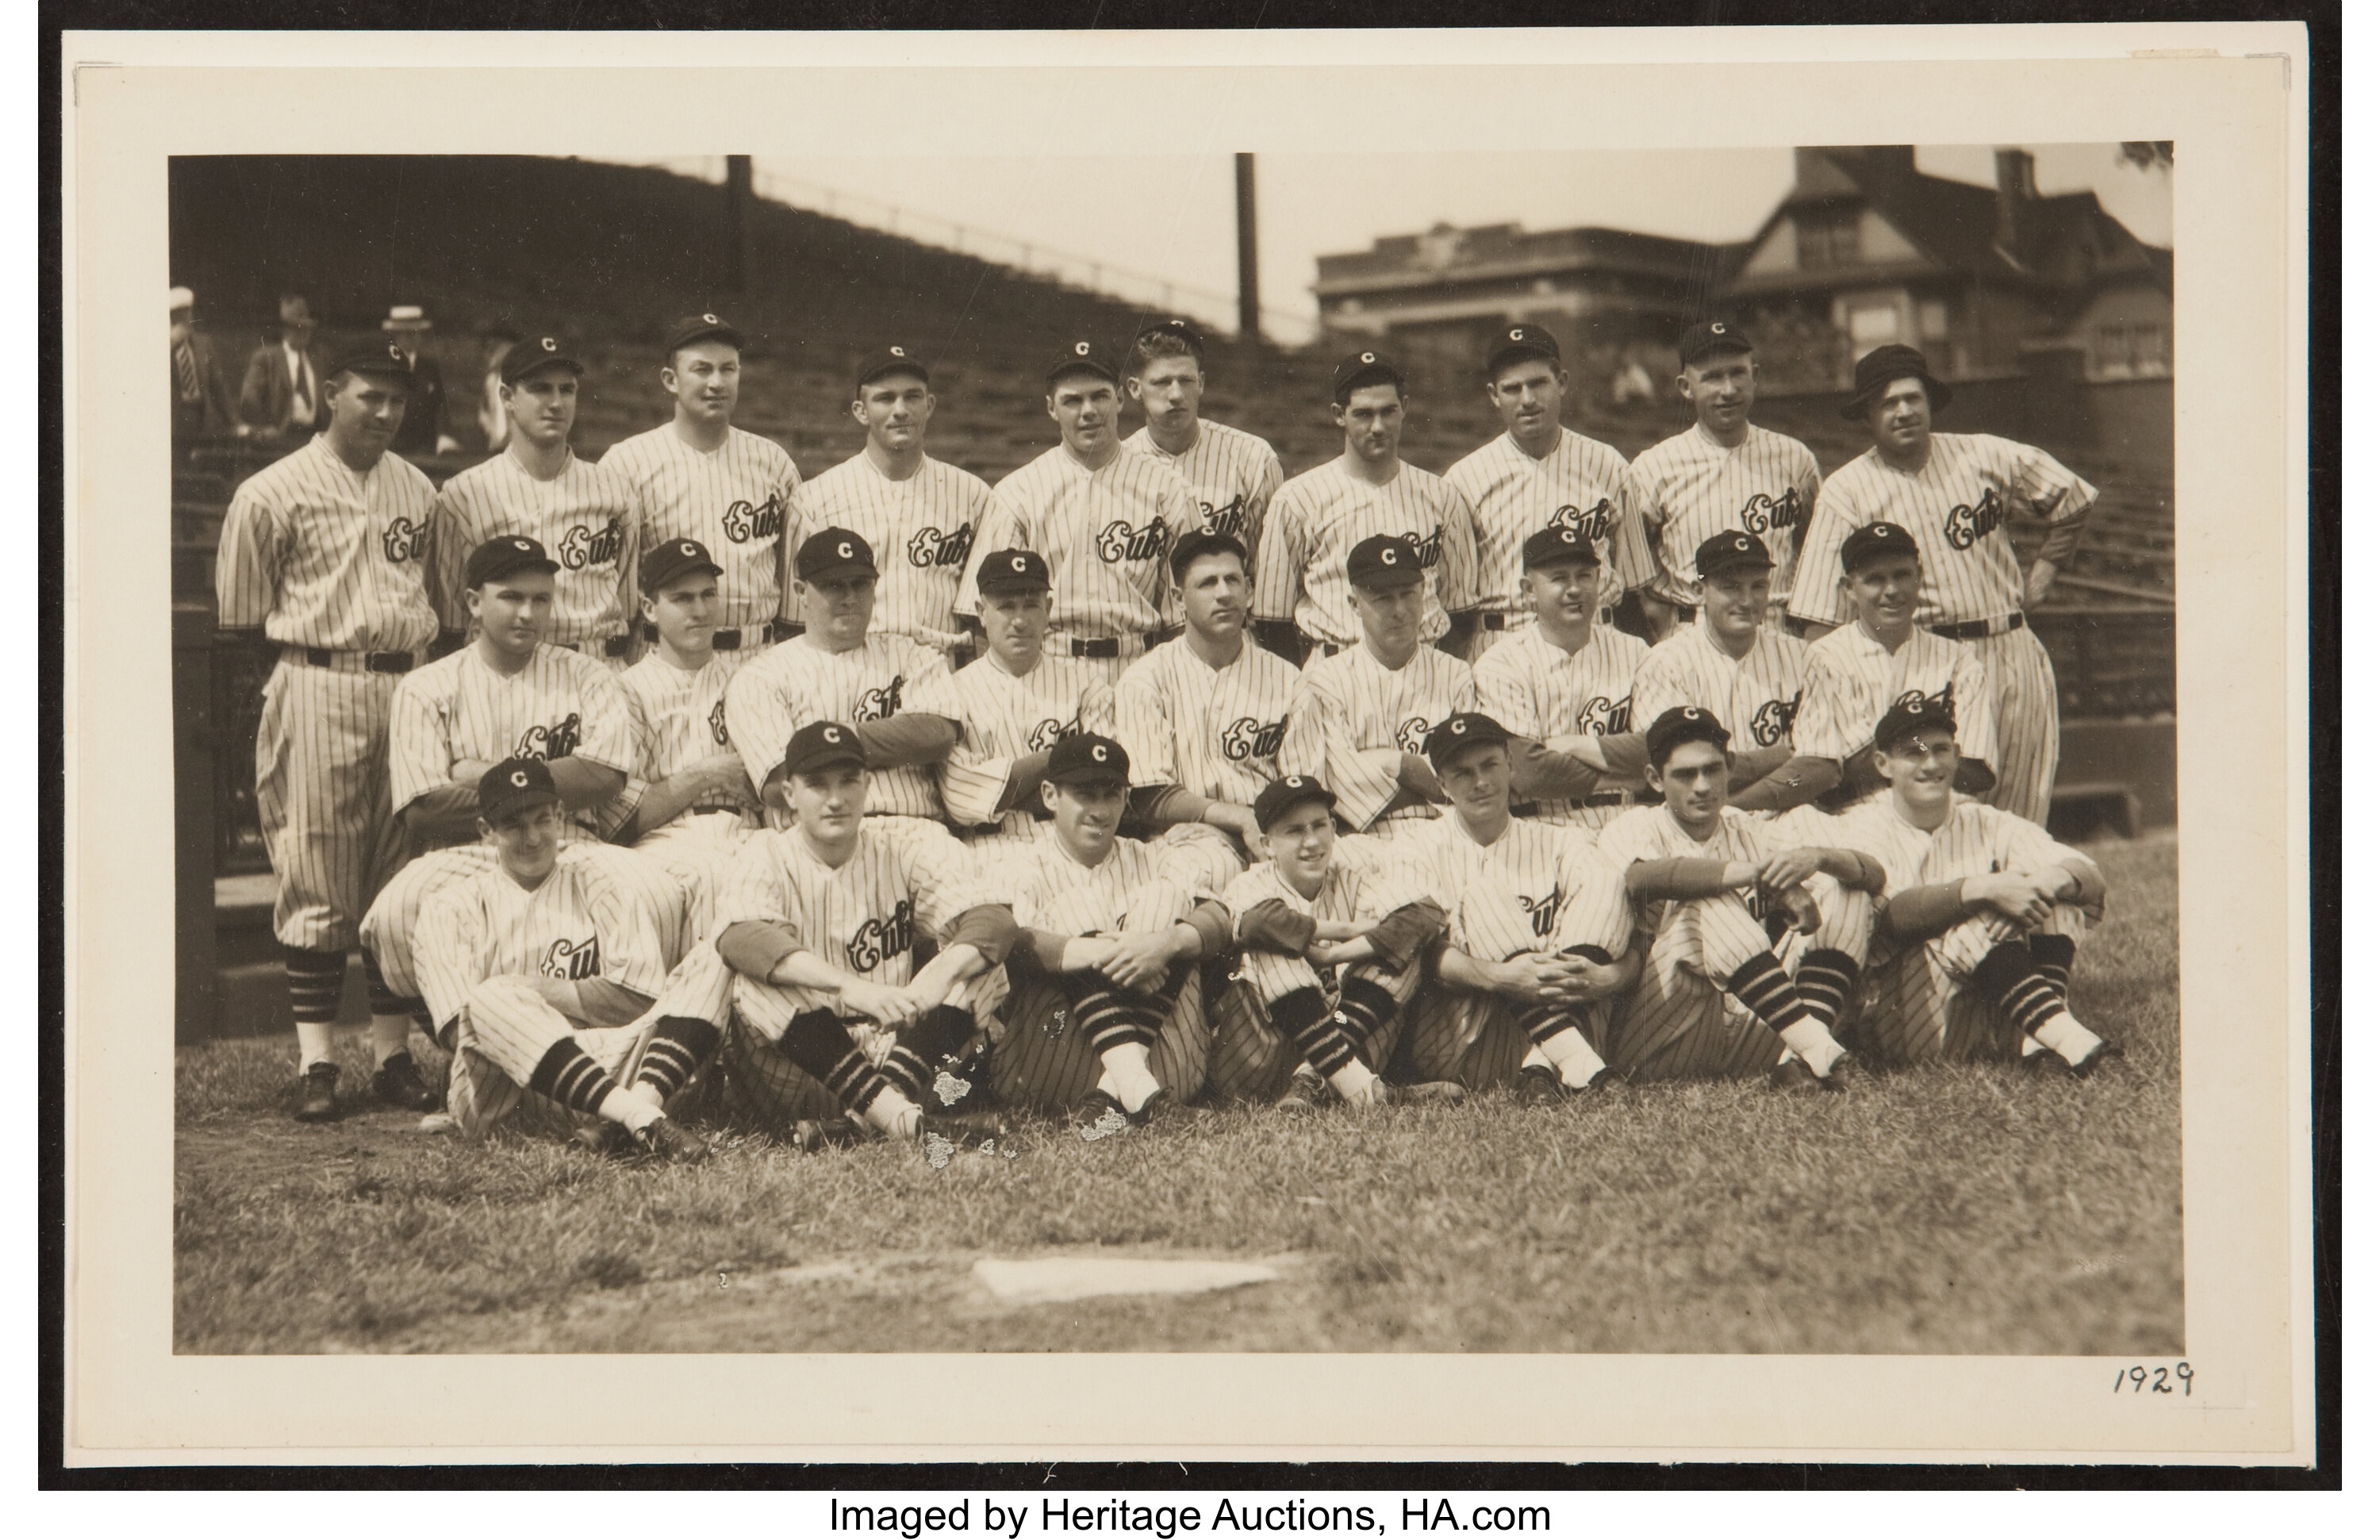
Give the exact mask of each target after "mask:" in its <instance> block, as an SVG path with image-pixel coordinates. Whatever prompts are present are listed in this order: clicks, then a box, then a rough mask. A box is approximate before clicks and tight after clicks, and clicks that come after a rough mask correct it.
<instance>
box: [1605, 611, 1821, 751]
mask: <svg viewBox="0 0 2380 1540" xmlns="http://www.w3.org/2000/svg"><path fill="white" fill-rule="evenodd" d="M1804 650H1805V648H1804V646H1803V641H1802V638H1800V637H1789V636H1787V635H1786V634H1785V633H1784V632H1782V631H1779V630H1778V629H1777V628H1776V627H1775V626H1773V625H1766V624H1764V625H1762V626H1761V627H1760V631H1759V634H1758V635H1756V636H1755V637H1753V639H1752V648H1751V650H1750V651H1748V652H1746V653H1745V654H1744V655H1743V657H1742V658H1741V659H1737V658H1730V657H1729V656H1728V655H1727V650H1726V649H1724V648H1722V647H1720V646H1719V645H1718V641H1717V640H1716V639H1714V638H1713V637H1712V636H1711V633H1710V622H1709V620H1708V618H1707V617H1697V618H1696V620H1695V622H1694V624H1692V625H1681V626H1679V627H1678V628H1677V630H1675V631H1673V632H1671V633H1670V636H1669V637H1668V638H1667V639H1666V640H1664V641H1662V642H1660V643H1659V644H1658V645H1657V646H1655V647H1654V648H1653V649H1651V650H1650V651H1648V652H1646V653H1645V661H1643V662H1642V663H1639V664H1638V665H1637V666H1636V705H1635V710H1634V716H1635V720H1636V721H1641V722H1651V721H1656V720H1658V718H1659V716H1660V715H1661V713H1662V712H1664V711H1666V710H1668V709H1670V708H1671V707H1673V706H1699V707H1701V708H1702V709H1704V710H1706V711H1708V712H1710V713H1711V714H1712V715H1713V716H1715V717H1717V718H1718V720H1719V724H1720V725H1721V726H1723V727H1725V728H1726V729H1727V732H1728V737H1729V738H1730V743H1729V747H1730V748H1732V749H1734V750H1735V751H1736V752H1738V753H1742V752H1743V751H1744V750H1745V749H1748V748H1774V747H1776V746H1778V745H1779V744H1785V745H1791V743H1792V742H1793V719H1794V714H1795V713H1796V712H1798V711H1799V710H1800V709H1802V694H1803V669H1802V657H1803V652H1804Z"/></svg>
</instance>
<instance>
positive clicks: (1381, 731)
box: [1273, 482, 1478, 1078]
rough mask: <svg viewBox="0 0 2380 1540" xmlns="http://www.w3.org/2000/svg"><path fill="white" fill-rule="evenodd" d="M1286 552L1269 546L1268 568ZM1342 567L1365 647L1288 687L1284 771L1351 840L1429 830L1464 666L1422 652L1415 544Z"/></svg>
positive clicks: (1382, 546) (1375, 550)
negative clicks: (1436, 752)
mask: <svg viewBox="0 0 2380 1540" xmlns="http://www.w3.org/2000/svg"><path fill="white" fill-rule="evenodd" d="M1291 485H1293V486H1294V485H1295V483H1294V482H1293V483H1291ZM1283 549H1284V548H1283V547H1282V546H1281V545H1278V544H1277V545H1275V546H1274V548H1273V554H1274V557H1275V559H1276V560H1278V559H1279V558H1280V556H1281V552H1282V550H1283ZM1345 568H1346V581H1347V586H1348V595H1347V599H1346V601H1345V602H1346V604H1347V606H1348V607H1349V608H1350V609H1352V610H1354V612H1355V614H1356V616H1357V622H1358V626H1359V628H1360V631H1361V635H1362V637H1363V645H1362V646H1360V647H1351V648H1348V649H1345V650H1343V651H1340V652H1336V653H1334V654H1332V655H1330V656H1328V657H1321V658H1317V659H1316V660H1314V661H1313V662H1312V663H1311V664H1310V665H1308V666H1307V668H1306V669H1305V672H1304V673H1300V674H1299V675H1298V676H1297V685H1296V687H1295V689H1294V690H1293V691H1292V692H1291V695H1290V702H1289V728H1288V731H1287V732H1286V733H1284V734H1282V736H1281V770H1282V771H1283V772H1284V773H1286V774H1290V775H1304V776H1310V777H1312V778H1313V779H1315V780H1317V781H1319V782H1322V783H1323V784H1324V785H1325V786H1328V787H1330V791H1331V794H1333V795H1335V796H1336V797H1337V798H1338V799H1339V803H1338V810H1339V816H1340V817H1341V818H1342V819H1346V820H1347V822H1348V825H1349V826H1350V827H1351V828H1353V829H1354V830H1355V831H1357V834H1358V836H1361V837H1366V838H1368V839H1370V840H1373V841H1383V840H1394V839H1400V838H1403V837H1407V836H1410V835H1413V834H1416V833H1418V832H1420V831H1421V830H1422V829H1424V828H1427V825H1428V824H1429V823H1430V822H1431V821H1433V820H1435V819H1437V818H1438V814H1439V809H1438V805H1439V804H1440V803H1442V802H1444V801H1445V800H1446V797H1445V794H1444V793H1443V792H1442V791H1441V790H1440V789H1439V783H1438V777H1437V775H1436V774H1435V773H1434V772H1433V771H1432V770H1431V768H1430V763H1429V761H1428V760H1427V758H1423V750H1424V746H1425V745H1426V744H1427V741H1428V738H1429V729H1430V725H1431V724H1432V723H1433V722H1439V721H1445V720H1446V719H1447V718H1449V717H1451V716H1453V715H1454V714H1456V713H1457V712H1461V711H1468V710H1470V709H1472V708H1473V707H1474V706H1475V705H1476V704H1477V702H1478V691H1477V689H1476V688H1475V685H1473V684H1472V679H1471V667H1470V665H1469V664H1467V663H1465V662H1463V660H1461V659H1460V658H1456V657H1454V656H1452V655H1451V654H1450V653H1446V652H1442V651H1439V649H1436V648H1430V647H1425V646H1423V645H1422V635H1423V626H1424V623H1425V619H1426V614H1427V606H1428V603H1429V592H1428V586H1427V574H1426V572H1425V570H1424V563H1423V560H1422V558H1421V557H1420V556H1419V555H1418V554H1416V553H1415V550H1414V546H1413V542H1411V541H1410V540H1404V539H1403V538H1402V537H1399V536H1395V535H1366V536H1365V537H1364V538H1363V539H1362V540H1357V541H1356V542H1355V547H1354V550H1352V551H1350V552H1348V553H1347V559H1346V563H1345ZM1433 1078H1442V1077H1433Z"/></svg>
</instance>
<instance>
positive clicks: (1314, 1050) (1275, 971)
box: [1208, 775, 1463, 1113]
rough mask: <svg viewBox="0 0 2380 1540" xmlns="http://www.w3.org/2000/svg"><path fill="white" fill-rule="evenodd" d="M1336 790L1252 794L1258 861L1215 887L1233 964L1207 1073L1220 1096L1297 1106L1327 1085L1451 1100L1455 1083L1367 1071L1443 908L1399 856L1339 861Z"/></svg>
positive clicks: (1353, 1097) (1274, 785)
mask: <svg viewBox="0 0 2380 1540" xmlns="http://www.w3.org/2000/svg"><path fill="white" fill-rule="evenodd" d="M1336 800H1337V799H1336V798H1334V797H1332V796H1331V794H1330V790H1329V789H1328V788H1327V787H1325V786H1323V785H1322V783H1321V782H1318V781H1309V780H1307V779H1306V778H1305V776H1302V775H1292V776H1285V777H1283V778H1282V779H1281V780H1279V781H1275V782H1271V783H1270V784H1269V785H1268V786H1266V787H1265V789H1264V790H1263V791H1261V792H1258V793H1257V800H1256V808H1255V813H1256V820H1257V828H1258V829H1259V830H1260V831H1262V832H1261V833H1260V834H1259V836H1258V839H1259V846H1258V848H1260V849H1261V850H1263V851H1264V853H1265V854H1266V855H1268V856H1269V859H1268V860H1266V861H1264V862H1263V863H1262V864H1260V865H1258V866H1256V867H1251V868H1249V869H1248V870H1247V871H1245V872H1243V873H1241V874H1240V875H1239V876H1238V877H1237V878H1235V879H1233V881H1232V884H1231V886H1230V887H1229V888H1228V889H1226V890H1225V891H1224V893H1223V906H1224V907H1225V908H1226V909H1228V910H1230V911H1231V915H1232V936H1233V940H1234V941H1235V942H1236V943H1237V945H1238V946H1239V948H1240V967H1239V972H1238V974H1237V976H1236V979H1235V981H1234V982H1233V984H1232V985H1231V986H1230V987H1229V989H1228V991H1227V992H1226V993H1225V994H1224V995H1222V996H1219V997H1217V998H1216V999H1215V1000H1214V1001H1213V1003H1212V1005H1211V1006H1210V1007H1209V1010H1208V1015H1209V1017H1210V1018H1211V1019H1212V1020H1213V1021H1214V1022H1215V1024H1216V1032H1215V1042H1214V1044H1213V1046H1212V1047H1210V1048H1209V1049H1208V1080H1209V1082H1210V1083H1211V1084H1212V1085H1213V1086H1214V1088H1215V1090H1216V1091H1217V1092H1218V1093H1219V1094H1220V1095H1223V1096H1229V1097H1249V1098H1253V1099H1257V1100H1272V1099H1274V1098H1278V1099H1277V1100H1275V1105H1276V1106H1277V1107H1279V1108H1280V1109H1281V1110H1283V1111H1287V1112H1295V1113H1305V1112H1311V1111H1313V1110H1315V1109H1316V1107H1317V1106H1318V1105H1319V1104H1320V1103H1321V1102H1322V1101H1323V1100H1324V1099H1325V1098H1327V1097H1330V1096H1332V1095H1334V1094H1335V1095H1336V1096H1337V1097H1339V1099H1340V1100H1342V1101H1343V1102H1345V1103H1346V1104H1347V1105H1348V1106H1350V1107H1378V1106H1385V1105H1387V1104H1389V1103H1391V1102H1401V1101H1451V1100H1460V1099H1461V1098H1462V1095H1463V1088H1462V1087H1461V1086H1459V1085H1450V1084H1445V1083H1439V1084H1437V1085H1390V1084H1389V1082H1387V1081H1385V1080H1382V1079H1381V1078H1380V1077H1379V1072H1380V1071H1381V1070H1383V1069H1385V1068H1387V1067H1388V1063H1389V1060H1390V1057H1391V1056H1392V1055H1393V1054H1394V1053H1395V1051H1396V1045H1397V1032H1398V1028H1399V1025H1401V1023H1400V1018H1401V1016H1402V1015H1403V1011H1404V1008H1405V1006H1406V1005H1407V1004H1408V1003H1409V1002H1410V1001H1411V1000H1413V998H1414V991H1415V989H1417V988H1420V985H1421V972H1422V967H1421V964H1422V956H1423V952H1424V951H1425V950H1426V949H1427V947H1428V946H1429V945H1430V943H1431V942H1433V941H1434V940H1437V939H1438V936H1439V933H1440V932H1441V931H1442V930H1444V928H1445V927H1446V911H1445V910H1444V909H1443V908H1441V907H1440V906H1439V903H1438V902H1437V901H1436V900H1435V899H1432V898H1430V897H1429V896H1428V895H1427V892H1426V891H1424V889H1423V886H1422V883H1421V880H1420V876H1419V873H1417V872H1415V871H1414V870H1412V869H1411V868H1410V867H1408V866H1407V865H1406V864H1405V863H1403V862H1402V861H1382V860H1377V859H1374V860H1358V859H1354V858H1351V856H1350V855H1349V853H1348V851H1347V850H1346V849H1345V847H1343V846H1342V845H1341V844H1340V843H1339V837H1338V829H1337V827H1336V826H1335V825H1334V824H1333V823H1332V822H1331V818H1330V809H1331V806H1332V804H1333V803H1334V802H1335V801H1336Z"/></svg>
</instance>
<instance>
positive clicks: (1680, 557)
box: [1628, 423, 1818, 605]
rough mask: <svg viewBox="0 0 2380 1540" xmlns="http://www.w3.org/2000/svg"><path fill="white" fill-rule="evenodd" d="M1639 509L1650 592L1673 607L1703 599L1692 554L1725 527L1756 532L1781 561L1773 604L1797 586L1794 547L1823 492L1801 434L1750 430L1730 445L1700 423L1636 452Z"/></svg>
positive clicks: (1633, 480)
mask: <svg viewBox="0 0 2380 1540" xmlns="http://www.w3.org/2000/svg"><path fill="white" fill-rule="evenodd" d="M1628 487H1629V491H1630V492H1631V493H1632V494H1633V503H1634V506H1635V511H1636V512H1637V514H1638V515H1641V516H1642V517H1643V519H1644V521H1645V528H1646V529H1647V531H1649V532H1650V534H1651V535H1652V537H1653V542H1654V558H1655V562H1656V564H1657V567H1658V572H1657V574H1656V576H1655V577H1654V580H1653V585H1652V592H1653V595H1654V597H1656V598H1658V599H1665V600H1669V601H1670V603H1672V604H1681V605H1684V604H1700V603H1701V602H1702V578H1701V576H1699V575H1698V574H1697V573H1696V572H1695V570H1694V551H1695V549H1696V548H1697V547H1699V546H1700V545H1701V544H1702V543H1703V541H1705V540H1709V539H1710V538H1711V537H1712V536H1713V535H1716V534H1718V533H1720V532H1721V531H1722V530H1728V529H1742V530H1743V532H1744V533H1746V534H1749V535H1757V536H1759V537H1760V540H1761V542H1762V543H1763V544H1765V545H1767V547H1768V559H1769V560H1770V561H1772V562H1774V563H1776V564H1777V565H1776V570H1775V572H1774V574H1773V576H1771V578H1770V580H1769V589H1768V591H1769V595H1770V598H1771V600H1772V601H1773V602H1776V603H1779V604H1782V603H1783V602H1785V600H1786V596H1787V595H1789V594H1791V592H1792V591H1793V571H1794V562H1795V556H1796V552H1797V551H1798V549H1799V547H1800V544H1801V537H1802V534H1803V527H1805V526H1806V525H1807V524H1808V523H1809V519H1810V510H1811V508H1812V506H1813V505H1814V504H1815V503H1816V502H1817V497H1818V457H1817V456H1816V455H1813V454H1811V453H1810V450H1809V447H1808V446H1807V445H1806V444H1804V443H1802V442H1801V441H1800V440H1799V439H1789V438H1787V437H1786V436H1785V435H1784V434H1782V433H1772V432H1770V431H1769V430H1767V429H1766V428H1761V427H1757V426H1753V427H1749V428H1748V430H1747V431H1746V432H1745V435H1744V440H1743V443H1740V444H1737V445H1736V446H1735V447H1734V448H1732V449H1730V448H1729V447H1727V446H1726V445H1725V444H1722V443H1717V442H1716V441H1714V440H1713V439H1712V438H1711V436H1710V435H1709V434H1708V433H1706V432H1704V431H1703V428H1702V424H1700V423H1696V424H1694V426H1693V427H1691V428H1689V429H1687V430H1685V431H1684V432H1682V433H1680V434H1678V435H1676V436H1675V437H1674V438H1667V439H1663V440H1662V441H1661V442H1660V443H1657V444H1655V445H1654V446H1653V447H1652V448H1650V449H1647V450H1646V451H1645V453H1644V454H1642V455H1637V456H1636V461H1635V463H1634V464H1633V465H1632V466H1630V467H1628Z"/></svg>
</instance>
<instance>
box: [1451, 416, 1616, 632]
mask: <svg viewBox="0 0 2380 1540" xmlns="http://www.w3.org/2000/svg"><path fill="white" fill-rule="evenodd" d="M1446 480H1447V485H1449V486H1451V487H1452V488H1453V489H1454V490H1455V491H1458V492H1460V493H1462V494H1463V500H1464V501H1465V502H1467V503H1470V504H1471V508H1472V513H1473V517H1474V520H1475V524H1476V526H1477V528H1478V540H1479V578H1478V596H1479V608H1480V609H1481V610H1483V611H1492V612H1499V613H1502V614H1519V613H1523V612H1525V611H1526V609H1527V603H1526V600H1525V599H1524V597H1523V594H1522V591H1521V588H1522V585H1521V574H1522V567H1521V546H1522V544H1523V542H1524V541H1525V540H1528V538H1529V537H1530V536H1531V535H1534V534H1536V532H1537V531H1538V530H1540V529H1563V528H1567V529H1575V530H1577V531H1578V532H1579V533H1580V534H1581V535H1582V536H1584V537H1585V539H1586V540H1588V541H1589V542H1590V543H1592V544H1593V545H1594V547H1595V559H1596V560H1597V561H1598V562H1600V563H1602V564H1603V602H1604V603H1606V604H1614V603H1617V602H1619V600H1620V598H1621V595H1623V594H1625V593H1626V592H1627V591H1628V590H1629V589H1631V588H1643V587H1644V586H1645V584H1646V583H1647V582H1650V581H1651V580H1652V576H1653V556H1652V552H1650V550H1648V549H1647V548H1646V546H1645V529H1644V526H1643V525H1642V524H1640V523H1639V522H1638V521H1637V520H1636V519H1635V518H1634V517H1633V516H1632V505H1631V500H1630V496H1629V491H1628V461H1627V459H1626V458H1625V457H1624V456H1622V455H1621V453H1620V451H1618V450H1616V449H1614V448H1612V447H1611V446H1610V445H1609V444H1608V443H1600V442H1598V441H1597V440H1595V439H1590V438H1588V437H1587V436H1586V435H1585V434H1584V433H1574V432H1573V431H1571V430H1569V429H1567V428H1565V429H1563V430H1561V438H1560V440H1559V441H1558V442H1557V443H1555V445H1554V448H1553V453H1551V454H1549V455H1547V456H1546V457H1545V458H1544V459H1542V460H1540V459H1538V458H1537V457H1536V455H1532V454H1530V453H1529V452H1528V451H1527V450H1525V449H1523V448H1522V447H1521V446H1520V444H1519V443H1518V442H1517V441H1515V440H1514V439H1513V437H1512V434H1510V433H1499V434H1498V435H1496V437H1495V439H1494V440H1493V441H1492V442H1490V443H1485V444H1482V445H1481V446H1480V447H1478V448H1477V449H1475V450H1473V451H1472V452H1471V453H1470V454H1468V455H1464V456H1463V458H1462V459H1460V460H1457V461H1456V462H1455V463H1454V468H1453V469H1451V470H1450V471H1448V472H1447V473H1446Z"/></svg>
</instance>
